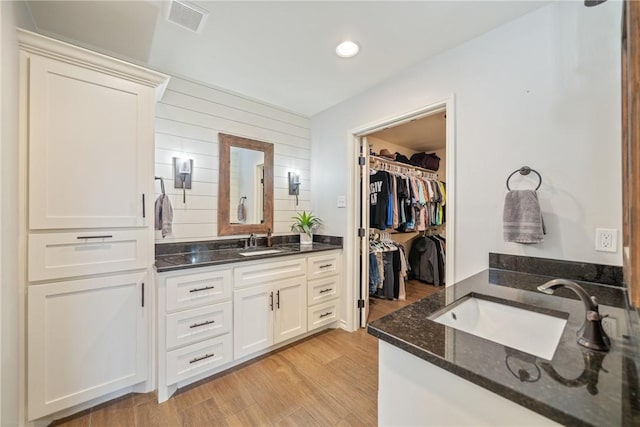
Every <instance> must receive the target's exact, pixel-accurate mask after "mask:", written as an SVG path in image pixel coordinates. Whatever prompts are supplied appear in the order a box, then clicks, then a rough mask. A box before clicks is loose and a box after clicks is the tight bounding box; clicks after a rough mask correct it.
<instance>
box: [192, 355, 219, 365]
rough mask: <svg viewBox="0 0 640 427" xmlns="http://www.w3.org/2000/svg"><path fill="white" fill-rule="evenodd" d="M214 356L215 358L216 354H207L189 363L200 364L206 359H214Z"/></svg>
mask: <svg viewBox="0 0 640 427" xmlns="http://www.w3.org/2000/svg"><path fill="white" fill-rule="evenodd" d="M213 356H215V353H211V354H209V353H205V355H204V356H202V357H196V358H195V359H191V360H189V363H196V362H199V361H201V360H204V359H208V358H210V357H213Z"/></svg>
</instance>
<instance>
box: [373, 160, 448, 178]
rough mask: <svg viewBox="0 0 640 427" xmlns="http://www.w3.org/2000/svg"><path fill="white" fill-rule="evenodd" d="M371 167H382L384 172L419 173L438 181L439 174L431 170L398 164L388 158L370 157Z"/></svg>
mask: <svg viewBox="0 0 640 427" xmlns="http://www.w3.org/2000/svg"><path fill="white" fill-rule="evenodd" d="M369 165H370V166H374V167H375V166H376V165H379V166H382V167H381V168H380V169H382V170H391V171H396V172H405V173H407V172H409V173H411V172H414V173H415V172H418V173H419V175H420V176H422V177H423V178H427V179H435V180H437V179H438V173H437V172H436V171H434V170H431V169H424V168H421V167H418V166H413V165H408V164H406V163H402V162H396V161H395V160H391V159H387V158H386V157H380V156H373V155H369Z"/></svg>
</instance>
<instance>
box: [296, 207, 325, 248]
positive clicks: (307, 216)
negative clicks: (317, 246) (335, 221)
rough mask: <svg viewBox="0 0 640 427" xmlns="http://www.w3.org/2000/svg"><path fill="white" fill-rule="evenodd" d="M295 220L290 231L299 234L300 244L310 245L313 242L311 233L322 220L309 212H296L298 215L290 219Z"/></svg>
mask: <svg viewBox="0 0 640 427" xmlns="http://www.w3.org/2000/svg"><path fill="white" fill-rule="evenodd" d="M291 218H292V219H294V220H295V222H294V223H293V224H291V231H294V232H298V233H300V244H301V245H310V244H311V243H312V242H313V232H314V231H315V230H316V229H317V228H318V227H320V226H321V225H322V220H321V219H320V218H318V217H317V216H315V215H313V214H312V213H311V212H309V213H307V212H306V211H302V212H298V215H296V216H293V217H291Z"/></svg>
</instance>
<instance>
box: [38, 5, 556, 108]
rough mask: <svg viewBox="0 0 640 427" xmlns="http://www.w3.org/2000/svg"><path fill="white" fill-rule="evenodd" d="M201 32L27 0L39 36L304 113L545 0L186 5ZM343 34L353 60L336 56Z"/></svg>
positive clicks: (153, 10)
mask: <svg viewBox="0 0 640 427" xmlns="http://www.w3.org/2000/svg"><path fill="white" fill-rule="evenodd" d="M193 3H195V4H196V5H198V6H200V7H202V8H204V9H206V10H208V11H209V12H210V16H209V17H208V20H207V22H206V24H205V27H204V30H203V31H202V33H200V34H196V33H193V32H191V31H188V30H186V29H183V28H182V27H179V26H177V25H175V24H172V23H170V22H168V21H166V20H165V18H164V16H165V11H166V8H167V5H168V4H167V3H166V2H156V1H154V2H151V1H28V2H27V4H28V6H29V8H30V10H31V13H32V16H33V18H34V22H35V25H36V27H37V29H38V31H39V32H41V33H43V34H47V35H51V36H53V37H57V38H60V39H63V40H67V41H71V42H75V43H76V44H80V45H82V46H85V47H88V48H91V49H95V50H98V51H101V52H105V53H110V54H112V55H114V56H117V57H120V58H123V59H128V60H133V61H135V62H137V63H140V64H144V65H147V66H150V67H152V68H155V69H158V70H161V71H164V72H167V73H170V74H174V75H179V76H184V77H188V78H191V79H194V80H198V81H201V82H204V83H208V84H211V85H214V86H217V87H221V88H225V89H228V90H231V91H233V92H237V93H240V94H243V95H246V96H249V97H253V98H257V99H260V100H262V101H264V102H267V103H270V104H274V105H277V106H280V107H284V108H286V109H288V110H291V111H294V112H297V113H301V114H304V115H307V116H311V115H313V114H315V113H318V112H320V111H322V110H324V109H326V108H329V107H331V106H333V105H335V104H337V103H339V102H341V101H343V100H345V99H348V98H350V97H352V96H354V95H355V94H357V93H359V92H362V91H364V90H366V89H368V88H370V87H372V86H374V85H376V84H378V83H380V82H382V81H383V80H385V79H386V78H388V77H390V76H392V75H393V74H395V73H397V72H399V71H401V70H402V69H404V68H407V67H409V66H410V65H412V64H415V63H417V62H419V61H421V60H423V59H425V58H428V57H431V56H433V55H436V54H437V53H439V52H442V51H444V50H446V49H449V48H451V47H454V46H457V45H459V44H461V43H464V42H465V41H467V40H470V39H472V38H474V37H476V36H478V35H480V34H482V33H484V32H487V31H489V30H491V29H492V28H495V27H497V26H499V25H501V24H503V23H505V22H507V21H509V20H512V19H514V18H516V17H518V16H521V15H523V14H526V13H528V12H530V11H532V10H533V9H536V8H538V7H540V6H542V5H544V4H546V1H478V0H477V1H411V2H400V1H377V2H368V1H352V2H343V1H299V2H272V1H258V2H248V1H226V2H218V1H194V2H193ZM345 39H351V40H353V41H357V42H358V43H359V44H360V45H361V51H360V54H359V55H358V56H356V57H355V58H351V59H344V58H339V57H338V56H337V55H336V54H335V47H336V45H337V44H338V43H339V42H340V41H343V40H345Z"/></svg>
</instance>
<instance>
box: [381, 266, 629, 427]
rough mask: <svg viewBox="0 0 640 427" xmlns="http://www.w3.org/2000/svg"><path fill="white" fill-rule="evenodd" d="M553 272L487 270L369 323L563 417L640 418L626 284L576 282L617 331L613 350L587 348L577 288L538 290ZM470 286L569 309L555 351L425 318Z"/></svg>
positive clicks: (438, 361) (597, 421)
mask: <svg viewBox="0 0 640 427" xmlns="http://www.w3.org/2000/svg"><path fill="white" fill-rule="evenodd" d="M551 278H552V277H549V276H539V275H534V274H526V273H520V272H513V271H503V270H494V269H491V270H485V271H483V272H481V273H478V274H476V275H474V276H472V277H469V278H467V279H465V280H463V281H461V282H459V283H456V284H454V285H453V286H450V287H447V288H445V289H443V290H441V291H440V292H438V293H437V294H434V295H432V296H429V297H426V298H424V299H422V300H420V301H417V302H415V303H413V304H411V305H409V306H407V307H405V308H403V309H400V310H398V311H396V312H394V313H391V314H389V315H387V316H385V317H383V318H381V319H378V320H376V321H374V322H372V323H370V324H369V327H368V331H369V333H370V334H372V335H374V336H376V337H378V338H380V339H382V340H384V341H386V342H388V343H390V344H392V345H394V346H396V347H398V348H400V349H403V350H405V351H407V352H409V353H412V354H414V355H416V356H418V357H420V358H422V359H424V360H426V361H428V362H430V363H433V364H434V365H436V366H439V367H440V368H443V369H445V370H447V371H450V372H452V373H454V374H456V375H458V376H460V377H462V378H465V379H466V380H469V381H471V382H473V383H475V384H477V385H480V386H482V387H484V388H486V389H488V390H490V391H492V392H494V393H496V394H498V395H501V396H503V397H505V398H507V399H509V400H511V401H514V402H515V403H517V404H520V405H522V406H524V407H526V408H529V409H530V410H533V411H535V412H538V413H540V414H542V415H544V416H546V417H548V418H550V419H552V420H555V421H557V422H559V423H562V424H565V425H593V426H621V425H640V415H639V414H640V401H639V389H638V387H639V386H638V372H637V367H636V365H635V361H636V360H638V358H637V351H638V350H637V349H636V348H635V346H634V345H633V344H632V341H634V340H631V339H630V337H629V335H628V334H629V333H630V332H629V324H628V317H627V314H628V313H627V310H626V294H625V292H626V290H625V289H624V288H620V287H614V286H606V285H599V284H598V285H595V284H590V283H586V282H578V283H580V285H582V286H583V287H584V288H585V289H586V290H587V292H589V293H590V294H591V295H596V296H597V298H598V300H599V302H600V312H601V313H602V314H609V315H610V316H611V317H612V318H615V319H616V327H615V329H616V333H615V335H614V334H610V335H611V350H610V351H609V352H608V353H602V352H596V351H590V350H587V349H585V348H583V347H581V346H579V345H578V344H577V342H576V332H577V330H578V329H579V328H580V326H581V325H582V323H583V321H584V317H585V310H584V305H583V303H582V302H581V301H579V300H578V299H577V296H576V295H575V294H574V293H573V292H571V291H569V290H564V289H561V290H558V291H557V292H556V294H555V295H546V294H543V293H541V292H537V291H536V290H535V288H536V286H538V285H540V284H542V283H544V282H546V281H548V280H550V279H551ZM561 291H563V292H561ZM472 292H474V293H478V294H484V295H489V296H492V297H497V298H501V299H504V300H509V301H515V302H516V304H517V303H520V304H526V305H532V306H536V307H539V308H541V309H545V310H557V311H561V312H564V313H568V315H569V318H568V322H567V325H566V327H565V329H564V332H563V334H562V337H561V339H560V343H559V344H558V347H557V349H556V352H555V354H554V356H553V359H552V360H550V361H549V360H544V359H541V358H538V357H535V356H532V355H529V354H527V353H523V352H520V351H518V350H514V349H511V348H508V347H505V346H503V345H500V344H497V343H494V342H492V341H488V340H485V339H482V338H479V337H476V336H474V335H470V334H467V333H465V332H461V331H458V330H455V329H453V328H449V327H447V326H444V325H442V324H439V323H436V322H434V321H431V320H429V319H428V317H429V316H430V315H432V314H434V313H436V312H437V311H439V310H441V309H443V308H444V307H445V306H447V305H448V304H450V303H452V302H454V301H456V300H458V299H460V298H461V297H463V296H465V295H468V294H470V293H472ZM505 326H506V325H505ZM520 370H524V371H520ZM512 371H513V372H512ZM522 372H526V373H524V374H522ZM519 374H522V375H519Z"/></svg>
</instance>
